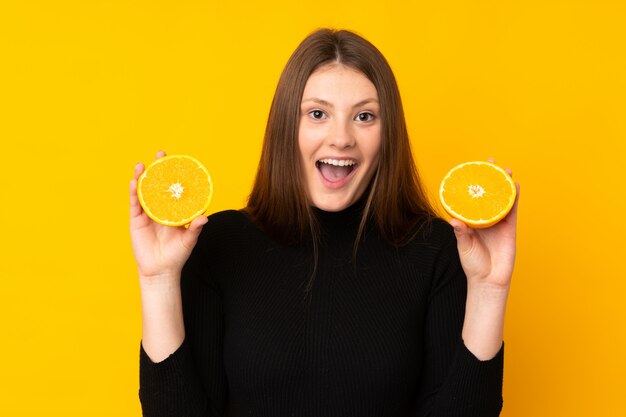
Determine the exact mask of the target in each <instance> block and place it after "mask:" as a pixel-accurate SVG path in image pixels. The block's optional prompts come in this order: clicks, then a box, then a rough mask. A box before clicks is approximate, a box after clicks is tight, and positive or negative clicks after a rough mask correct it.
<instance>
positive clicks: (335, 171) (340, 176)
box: [315, 158, 358, 183]
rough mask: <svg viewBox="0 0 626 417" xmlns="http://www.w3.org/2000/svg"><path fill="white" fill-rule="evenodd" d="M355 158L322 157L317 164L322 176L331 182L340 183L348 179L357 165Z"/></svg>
mask: <svg viewBox="0 0 626 417" xmlns="http://www.w3.org/2000/svg"><path fill="white" fill-rule="evenodd" d="M357 165H358V164H357V162H356V161H355V160H353V159H330V158H327V159H320V160H319V161H317V162H316V163H315V166H316V167H317V169H318V170H319V171H320V174H322V177H323V178H324V179H325V180H326V181H328V182H330V183H339V182H341V181H344V180H346V179H347V178H348V177H349V176H350V174H352V172H354V170H355V169H356V167H357Z"/></svg>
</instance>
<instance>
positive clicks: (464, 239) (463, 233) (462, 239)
mask: <svg viewBox="0 0 626 417" xmlns="http://www.w3.org/2000/svg"><path fill="white" fill-rule="evenodd" d="M450 225H451V226H452V228H453V229H454V234H455V236H456V245H457V248H458V250H459V253H461V254H462V253H466V252H468V251H470V250H471V248H472V230H471V229H470V228H469V227H468V226H467V225H466V224H465V223H463V222H462V221H460V220H457V219H452V220H450Z"/></svg>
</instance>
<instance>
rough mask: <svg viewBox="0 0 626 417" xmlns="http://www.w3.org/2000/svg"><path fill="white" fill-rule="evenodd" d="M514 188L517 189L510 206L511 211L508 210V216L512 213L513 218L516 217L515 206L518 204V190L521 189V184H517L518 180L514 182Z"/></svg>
mask: <svg viewBox="0 0 626 417" xmlns="http://www.w3.org/2000/svg"><path fill="white" fill-rule="evenodd" d="M515 190H516V191H517V192H516V193H515V201H514V202H513V207H512V208H511V211H510V212H509V214H508V215H509V216H510V215H511V214H512V215H513V218H515V219H516V218H517V206H519V195H520V190H521V186H520V185H519V182H516V183H515Z"/></svg>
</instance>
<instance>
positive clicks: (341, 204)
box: [311, 197, 356, 212]
mask: <svg viewBox="0 0 626 417" xmlns="http://www.w3.org/2000/svg"><path fill="white" fill-rule="evenodd" d="M355 201H356V200H355V199H354V198H351V197H343V198H336V197H332V198H312V200H311V203H312V205H313V206H314V207H316V208H318V209H320V210H323V211H331V212H332V211H341V210H345V209H347V208H348V207H350V206H351V205H352V204H354V202H355Z"/></svg>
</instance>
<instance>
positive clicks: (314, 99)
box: [302, 97, 378, 108]
mask: <svg viewBox="0 0 626 417" xmlns="http://www.w3.org/2000/svg"><path fill="white" fill-rule="evenodd" d="M307 101H312V102H314V103H317V104H321V105H322V106H327V107H331V108H333V107H335V106H333V104H332V103H330V102H328V101H326V100H324V99H321V98H317V97H310V98H305V99H302V103H305V102H307ZM369 103H378V100H377V99H375V98H373V97H372V98H366V99H365V100H361V101H359V102H358V103H356V104H355V105H354V106H352V107H353V108H354V107H360V106H364V105H366V104H369Z"/></svg>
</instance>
